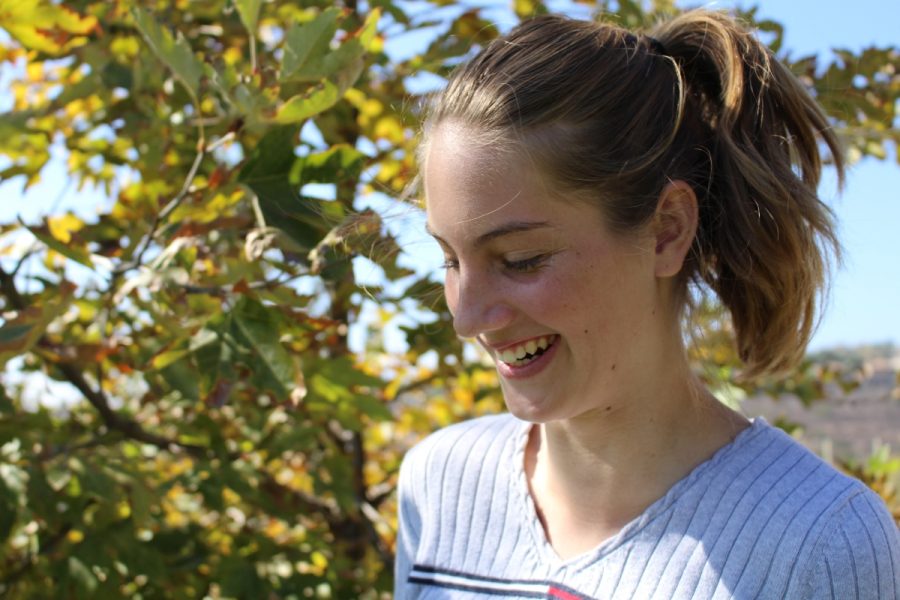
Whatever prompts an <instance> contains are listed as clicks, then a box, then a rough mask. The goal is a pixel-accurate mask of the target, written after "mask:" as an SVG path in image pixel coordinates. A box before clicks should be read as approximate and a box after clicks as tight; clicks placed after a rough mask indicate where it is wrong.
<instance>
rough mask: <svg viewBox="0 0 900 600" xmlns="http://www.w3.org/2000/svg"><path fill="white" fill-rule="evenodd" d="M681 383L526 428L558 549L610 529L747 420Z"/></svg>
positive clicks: (588, 541)
mask: <svg viewBox="0 0 900 600" xmlns="http://www.w3.org/2000/svg"><path fill="white" fill-rule="evenodd" d="M682 382H683V384H682V385H681V386H680V388H673V387H669V388H668V390H667V392H666V393H665V395H661V396H656V397H645V398H643V399H634V401H633V402H630V403H616V406H617V408H616V409H615V410H611V411H607V410H598V411H591V412H589V413H586V414H583V415H580V416H578V417H576V418H573V419H568V420H565V421H554V422H550V423H545V424H542V425H539V426H535V427H534V428H532V431H531V436H530V438H529V443H528V447H527V450H526V464H525V468H526V472H527V474H528V480H529V484H530V487H531V492H532V497H533V498H534V500H535V504H536V506H537V507H538V510H539V514H541V517H542V520H543V524H544V529H545V532H546V533H547V537H548V540H549V541H550V542H551V544H552V545H553V546H554V548H555V549H556V551H557V553H559V554H560V555H561V556H563V557H564V558H565V557H566V556H567V555H568V556H572V555H575V554H579V553H580V552H583V551H585V550H587V549H590V548H592V547H594V546H596V545H597V544H599V543H600V542H602V541H603V540H604V539H606V538H608V537H611V536H612V535H615V533H617V532H618V531H619V530H620V529H621V528H622V526H624V525H625V524H627V523H628V522H629V521H631V520H633V519H634V518H636V517H637V516H638V515H640V514H641V513H642V512H643V511H644V510H646V508H647V507H649V506H650V504H652V503H653V502H655V501H656V500H657V499H659V498H660V497H662V496H663V495H665V493H666V492H667V491H668V490H669V489H670V488H671V487H672V486H673V485H674V484H675V483H676V482H678V481H679V480H680V479H682V478H684V477H685V476H686V475H687V474H688V473H690V472H691V471H692V470H693V469H694V468H696V467H697V466H698V465H699V464H701V463H702V462H704V461H705V460H707V459H709V458H710V457H711V456H712V455H713V454H714V453H715V451H716V450H718V449H719V448H721V447H722V446H724V445H726V444H727V443H729V442H730V441H731V440H733V439H734V437H735V436H736V435H737V433H738V432H740V431H741V430H742V429H744V428H745V427H746V426H747V425H748V422H747V420H746V419H745V418H744V417H742V416H740V415H738V414H737V413H734V412H733V411H731V410H730V409H728V408H726V407H724V406H723V405H722V404H720V403H719V402H718V401H716V400H715V398H713V397H712V395H711V394H709V392H708V391H706V390H705V389H704V388H703V387H702V385H701V384H700V383H699V382H697V381H696V380H695V379H694V378H692V377H686V378H684V379H682ZM563 540H565V541H563Z"/></svg>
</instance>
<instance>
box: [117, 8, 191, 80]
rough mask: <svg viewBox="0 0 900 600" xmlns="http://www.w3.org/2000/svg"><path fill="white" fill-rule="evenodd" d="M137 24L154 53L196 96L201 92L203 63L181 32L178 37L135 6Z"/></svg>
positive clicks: (134, 13) (133, 12)
mask: <svg viewBox="0 0 900 600" xmlns="http://www.w3.org/2000/svg"><path fill="white" fill-rule="evenodd" d="M131 14H132V16H133V17H134V22H135V25H136V26H137V28H138V30H140V32H141V33H142V34H143V35H144V39H146V40H147V44H149V46H150V48H151V49H152V50H153V52H154V54H156V56H157V57H158V58H159V59H160V60H161V61H162V62H163V63H164V64H165V65H166V66H167V67H169V69H171V70H172V73H173V74H174V75H175V77H177V78H178V80H179V81H181V83H182V84H183V85H184V86H185V87H186V88H187V89H188V91H189V92H190V93H191V95H192V96H194V97H195V98H196V97H197V95H198V93H199V86H200V76H201V75H202V74H203V65H202V64H201V63H200V61H199V60H197V57H196V56H194V52H193V50H191V46H190V44H188V42H187V40H186V39H184V36H183V35H181V33H180V32H179V33H178V35H177V37H172V33H171V32H170V31H169V30H168V29H165V28H163V27H162V26H161V25H160V24H159V22H158V21H157V20H156V19H155V18H154V17H153V16H152V15H150V13H148V12H147V11H145V10H143V9H141V8H137V7H135V8H134V9H132V11H131Z"/></svg>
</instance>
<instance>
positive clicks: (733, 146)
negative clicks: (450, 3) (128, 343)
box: [423, 10, 843, 375]
mask: <svg viewBox="0 0 900 600" xmlns="http://www.w3.org/2000/svg"><path fill="white" fill-rule="evenodd" d="M449 119H453V120H456V121H458V122H460V123H463V124H465V125H469V126H472V129H473V130H474V131H477V132H479V133H480V134H483V135H485V136H487V138H486V139H490V140H492V141H496V140H501V139H502V140H507V141H510V142H513V143H515V144H516V145H517V146H518V145H519V144H521V145H522V147H523V148H525V149H527V152H528V155H529V156H531V157H533V158H534V159H535V161H536V162H537V164H538V165H539V166H540V168H541V169H542V170H543V171H544V173H545V174H547V175H549V176H550V177H551V178H552V181H553V182H554V184H556V185H557V186H560V187H561V188H562V189H563V190H565V192H567V193H569V194H572V193H573V192H574V193H575V195H576V196H578V197H583V196H585V195H588V196H590V198H591V199H593V201H595V202H599V203H600V204H601V207H602V212H603V214H604V216H605V217H606V220H607V221H608V223H609V224H610V226H611V227H612V228H613V229H614V230H615V231H619V232H626V231H629V230H632V229H634V228H636V227H639V226H641V225H643V224H645V223H647V222H648V220H649V219H650V218H651V217H652V215H653V214H654V211H655V209H656V202H657V199H658V197H659V193H660V191H661V190H662V188H663V186H664V185H665V184H666V182H667V181H671V180H684V181H686V182H688V183H689V184H690V185H691V186H692V188H693V190H694V192H695V193H696V195H697V198H698V202H699V207H700V223H699V227H698V231H697V235H696V238H695V239H694V243H693V246H692V248H691V252H690V254H689V256H688V260H687V262H686V264H685V266H684V269H683V279H682V280H681V284H682V288H681V293H682V296H681V297H682V298H685V297H686V296H687V294H686V289H687V284H688V282H693V283H695V284H701V283H706V284H707V285H708V286H709V287H710V288H711V289H712V290H714V291H715V292H716V294H718V296H719V297H720V298H721V300H722V302H723V303H724V305H725V306H726V307H727V308H728V309H729V311H730V313H731V316H732V321H733V323H734V327H735V332H736V338H737V346H738V352H739V355H740V357H741V359H742V360H743V361H744V363H745V365H746V372H745V374H746V375H757V374H761V373H766V372H775V371H779V370H782V369H785V368H788V367H790V366H792V365H794V364H795V363H796V362H797V361H798V360H799V359H800V358H801V357H802V355H803V352H804V350H805V347H806V343H807V342H808V340H809V337H810V335H811V333H812V330H813V326H814V324H815V321H816V316H817V313H816V305H817V299H818V296H819V292H820V291H821V289H822V288H823V284H824V273H825V267H826V265H827V257H828V256H829V251H833V252H834V253H835V254H837V253H838V251H839V245H838V242H837V239H836V237H835V232H834V228H833V224H832V217H831V212H830V210H829V209H828V207H827V206H825V205H824V204H823V203H822V202H821V201H820V200H819V198H818V196H817V194H816V188H817V186H818V182H819V177H820V174H821V166H822V159H821V157H820V151H819V146H818V140H819V139H821V140H823V141H824V142H825V144H826V145H827V146H828V148H829V149H830V152H831V155H832V157H833V160H834V163H835V165H836V166H837V169H838V175H839V177H840V178H842V176H843V162H842V158H841V152H840V149H839V146H838V142H837V139H836V138H835V136H834V134H833V133H832V132H831V130H830V129H829V124H828V122H827V120H826V118H825V116H824V114H823V113H822V111H821V109H820V108H819V107H818V105H817V104H816V102H815V101H814V100H813V99H812V98H811V97H810V95H809V94H808V93H807V91H806V90H805V89H804V87H803V85H802V84H801V83H800V82H799V81H798V80H797V79H796V78H795V77H794V76H793V75H792V74H791V73H790V72H789V71H788V69H787V68H786V67H785V66H784V65H782V64H781V63H780V62H779V61H778V60H777V59H775V58H774V57H773V56H772V54H771V53H770V51H769V50H768V49H767V48H766V47H765V46H764V45H763V44H762V43H760V42H759V40H757V39H756V38H755V37H754V35H753V34H751V33H750V32H748V31H747V30H746V29H744V28H743V27H741V26H740V25H738V24H737V23H736V22H735V21H734V20H733V19H732V18H730V17H728V16H727V15H724V14H721V13H718V12H711V11H705V10H695V11H690V12H686V13H684V14H682V15H680V16H678V17H676V18H674V19H672V20H671V21H669V22H666V23H664V24H661V25H659V26H657V27H656V28H654V29H653V30H652V31H651V32H650V35H649V36H648V35H634V34H632V33H630V32H628V31H626V30H624V29H622V28H619V27H616V26H612V25H609V24H600V23H592V22H584V21H576V20H571V19H568V18H565V17H559V16H543V17H537V18H535V19H531V20H529V21H526V22H524V23H522V24H520V25H519V26H518V27H516V28H515V29H513V30H512V31H511V32H510V33H509V34H508V35H506V36H505V37H503V38H500V39H497V40H495V41H493V42H492V43H491V44H490V45H489V46H488V47H487V48H485V49H484V50H483V51H482V52H481V53H480V54H478V55H477V56H476V57H475V58H474V59H473V60H472V61H471V62H469V63H467V64H465V65H463V66H462V67H460V68H458V69H457V70H456V71H455V73H454V74H453V76H452V77H451V79H450V82H449V84H448V86H447V88H446V89H445V90H444V91H443V92H442V94H441V95H440V96H439V97H438V98H437V99H436V101H435V103H434V104H433V106H432V107H431V110H430V114H429V116H428V119H427V121H426V134H427V131H428V128H429V127H430V126H433V125H434V124H437V123H440V122H441V121H444V120H449ZM425 143H426V144H427V135H426V138H425ZM423 146H424V144H423ZM423 154H424V150H423Z"/></svg>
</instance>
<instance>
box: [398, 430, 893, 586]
mask: <svg viewBox="0 0 900 600" xmlns="http://www.w3.org/2000/svg"><path fill="white" fill-rule="evenodd" d="M528 429H529V424H527V423H524V422H522V421H518V420H517V419H515V418H514V417H512V416H510V415H500V416H492V417H483V418H480V419H475V420H472V421H468V422H465V423H461V424H458V425H454V426H452V427H448V428H446V429H443V430H441V431H438V432H437V433H435V434H432V435H431V436H429V437H428V438H427V439H425V440H424V441H422V442H421V443H420V444H418V445H417V446H416V447H415V448H413V449H412V450H411V451H410V452H409V453H408V454H407V456H406V458H405V459H404V462H403V466H402V468H401V470H400V483H399V516H400V530H399V534H398V541H397V563H396V587H395V597H396V598H397V599H398V600H401V599H402V600H406V599H423V600H425V599H443V600H450V599H460V600H463V599H465V600H472V599H474V598H491V599H497V598H554V599H563V600H576V599H586V598H595V599H601V598H602V599H604V600H605V599H620V598H638V599H653V598H679V599H681V598H683V599H687V598H691V599H694V600H703V599H712V598H717V599H718V598H747V599H751V598H752V599H770V598H771V599H776V598H777V599H779V600H780V599H783V598H810V599H812V598H815V599H820V598H834V599H840V600H845V599H854V598H865V599H872V600H875V599H878V600H896V599H900V534H898V530H897V526H896V524H895V523H894V521H893V519H892V518H891V516H890V514H889V513H888V511H887V509H886V507H885V505H884V503H883V502H882V501H881V499H880V498H878V496H877V495H875V494H874V493H873V492H872V491H871V490H869V489H868V488H867V487H866V486H865V485H863V484H862V483H861V482H860V481H858V480H856V479H853V478H850V477H847V476H846V475H843V474H841V473H839V472H838V471H836V470H835V469H834V468H832V467H831V466H829V465H828V464H826V463H825V462H823V461H822V460H821V459H819V458H818V457H817V456H815V455H814V454H812V453H811V452H809V451H808V450H807V449H806V448H804V447H803V446H801V445H800V444H798V443H797V442H796V441H794V440H793V439H792V438H791V437H789V436H788V435H787V434H785V433H784V432H782V431H781V430H779V429H776V428H774V427H772V426H770V425H769V424H767V423H766V422H765V421H764V420H763V419H761V418H757V419H755V420H754V422H753V424H752V426H751V427H748V428H747V429H745V430H744V431H742V432H741V433H740V434H738V436H737V437H736V439H735V440H734V441H733V442H732V443H730V444H728V445H727V446H725V447H723V448H722V449H720V450H719V451H718V452H717V453H716V454H715V455H714V456H713V457H712V458H711V459H709V460H708V461H706V462H704V463H703V464H701V465H700V466H698V467H697V468H696V469H694V470H693V471H692V472H691V473H690V474H689V475H688V476H687V477H685V478H684V479H682V480H681V481H679V482H678V483H676V484H675V485H674V486H673V487H672V488H671V489H670V490H669V491H668V493H666V495H665V496H663V497H662V498H660V499H659V500H657V501H656V502H655V503H653V504H652V505H651V506H650V507H649V508H647V510H646V511H644V513H643V514H641V515H640V516H639V517H638V518H637V519H635V520H634V521H632V522H631V523H629V524H628V525H626V526H625V527H624V528H623V529H622V530H621V531H620V532H619V533H618V534H617V535H616V536H615V537H613V538H611V539H608V540H606V541H605V542H603V543H602V544H601V545H600V546H598V547H597V548H595V549H593V550H591V551H589V552H586V553H584V554H582V555H580V556H577V557H575V558H572V559H569V560H561V559H560V558H559V557H558V556H557V555H556V553H555V552H554V550H553V548H552V547H551V546H550V544H549V543H548V542H547V540H546V537H545V535H544V531H543V529H542V526H541V524H540V521H539V519H538V517H537V513H536V511H535V507H534V504H533V502H532V500H531V496H530V494H529V493H528V485H527V481H526V477H525V473H524V468H523V465H524V449H525V443H526V440H527V432H528Z"/></svg>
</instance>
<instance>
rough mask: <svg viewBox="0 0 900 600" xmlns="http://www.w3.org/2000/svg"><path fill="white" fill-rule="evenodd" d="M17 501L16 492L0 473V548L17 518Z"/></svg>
mask: <svg viewBox="0 0 900 600" xmlns="http://www.w3.org/2000/svg"><path fill="white" fill-rule="evenodd" d="M18 512H19V502H18V496H17V494H16V493H15V492H14V491H13V490H11V489H10V488H9V487H8V486H7V485H6V481H5V480H4V478H3V475H2V474H0V548H2V547H3V545H4V544H5V543H6V540H7V539H8V538H9V535H10V534H11V533H12V530H13V527H15V524H16V519H17V518H18Z"/></svg>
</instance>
